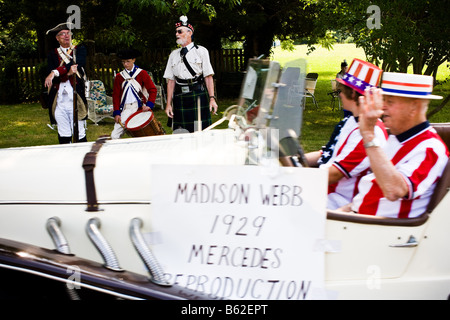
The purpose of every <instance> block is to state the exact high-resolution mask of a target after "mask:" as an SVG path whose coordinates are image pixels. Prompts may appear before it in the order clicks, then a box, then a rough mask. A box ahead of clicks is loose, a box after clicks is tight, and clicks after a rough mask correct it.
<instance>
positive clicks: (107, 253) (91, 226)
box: [86, 218, 123, 271]
mask: <svg viewBox="0 0 450 320" xmlns="http://www.w3.org/2000/svg"><path fill="white" fill-rule="evenodd" d="M99 228H100V219H99V218H91V219H89V221H88V223H87V225H86V233H87V235H88V237H89V239H90V240H91V241H92V243H93V244H94V246H95V247H96V248H97V250H98V251H99V253H100V255H101V256H102V258H103V260H104V261H105V267H106V268H108V269H111V270H113V271H123V269H122V268H121V267H120V265H119V261H118V259H117V257H116V254H115V253H114V251H113V249H112V248H111V246H110V245H109V243H108V241H106V239H105V238H104V237H103V235H102V234H101V232H100V230H99Z"/></svg>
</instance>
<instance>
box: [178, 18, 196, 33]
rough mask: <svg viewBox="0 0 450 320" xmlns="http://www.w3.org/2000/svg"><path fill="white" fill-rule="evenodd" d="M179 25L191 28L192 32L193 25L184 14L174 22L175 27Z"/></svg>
mask: <svg viewBox="0 0 450 320" xmlns="http://www.w3.org/2000/svg"><path fill="white" fill-rule="evenodd" d="M179 27H186V28H189V29H191V30H192V32H194V27H193V26H192V24H190V23H189V22H188V18H187V17H186V16H181V17H180V20H179V21H178V22H177V23H176V24H175V28H179Z"/></svg>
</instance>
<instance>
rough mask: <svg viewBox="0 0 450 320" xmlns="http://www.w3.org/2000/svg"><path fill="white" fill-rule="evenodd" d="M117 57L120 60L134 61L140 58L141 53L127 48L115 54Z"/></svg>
mask: <svg viewBox="0 0 450 320" xmlns="http://www.w3.org/2000/svg"><path fill="white" fill-rule="evenodd" d="M117 56H118V57H119V58H120V59H122V60H127V59H136V58H137V57H140V56H141V52H140V51H139V50H136V49H133V48H128V49H123V50H121V51H119V52H118V53H117Z"/></svg>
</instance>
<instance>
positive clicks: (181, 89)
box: [174, 82, 204, 95]
mask: <svg viewBox="0 0 450 320" xmlns="http://www.w3.org/2000/svg"><path fill="white" fill-rule="evenodd" d="M203 90H204V86H203V83H198V82H197V83H195V84H192V85H180V84H178V83H177V84H175V92H174V93H175V94H176V95H179V94H185V93H189V92H192V91H203Z"/></svg>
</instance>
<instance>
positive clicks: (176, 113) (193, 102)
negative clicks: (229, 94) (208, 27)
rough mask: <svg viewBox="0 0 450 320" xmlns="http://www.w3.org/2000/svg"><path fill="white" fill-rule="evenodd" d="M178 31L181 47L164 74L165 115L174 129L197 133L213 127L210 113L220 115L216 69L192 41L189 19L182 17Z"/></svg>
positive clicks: (200, 48)
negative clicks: (198, 130) (216, 96)
mask: <svg viewBox="0 0 450 320" xmlns="http://www.w3.org/2000/svg"><path fill="white" fill-rule="evenodd" d="M175 28H176V34H175V35H176V38H177V44H178V45H180V46H181V47H180V48H178V49H176V50H174V51H172V52H171V54H170V56H169V60H168V62H167V66H166V70H165V72H164V78H165V79H167V105H166V114H167V116H168V117H169V118H171V119H173V122H172V128H173V129H174V130H177V129H181V128H182V129H186V130H188V131H189V132H194V131H195V130H197V129H200V130H201V129H204V128H206V127H208V126H209V125H211V112H214V113H216V112H217V102H216V98H215V95H214V80H213V76H214V70H213V68H212V66H211V62H210V58H209V52H208V50H207V49H206V48H205V47H202V46H199V45H196V44H194V42H192V36H193V34H194V27H193V26H192V25H191V24H190V23H188V19H187V17H186V16H181V17H180V21H179V22H177V23H176V24H175ZM199 104H200V105H199ZM195 124H197V127H195Z"/></svg>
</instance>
